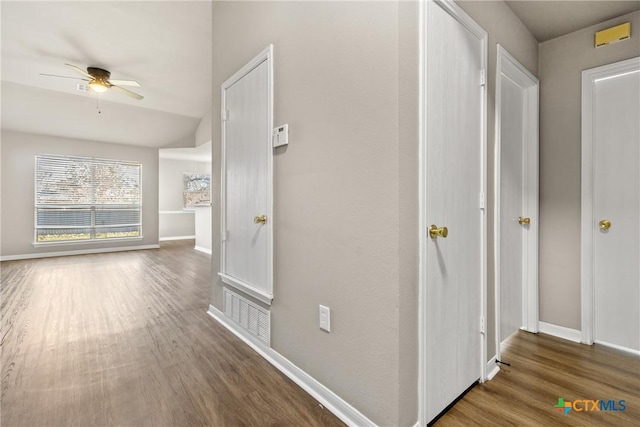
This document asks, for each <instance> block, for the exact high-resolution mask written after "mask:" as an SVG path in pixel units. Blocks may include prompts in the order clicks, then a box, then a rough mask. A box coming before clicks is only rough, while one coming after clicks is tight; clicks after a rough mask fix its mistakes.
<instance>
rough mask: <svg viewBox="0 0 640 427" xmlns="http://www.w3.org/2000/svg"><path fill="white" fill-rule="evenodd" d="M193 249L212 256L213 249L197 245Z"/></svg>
mask: <svg viewBox="0 0 640 427" xmlns="http://www.w3.org/2000/svg"><path fill="white" fill-rule="evenodd" d="M193 249H195V250H196V251H198V252H204V253H205V254H209V255H211V249H208V248H205V247H203V246H198V245H195V246H194V247H193Z"/></svg>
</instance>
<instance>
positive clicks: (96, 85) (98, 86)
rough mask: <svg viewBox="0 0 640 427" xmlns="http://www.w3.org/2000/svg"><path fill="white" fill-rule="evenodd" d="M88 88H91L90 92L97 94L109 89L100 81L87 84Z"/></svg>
mask: <svg viewBox="0 0 640 427" xmlns="http://www.w3.org/2000/svg"><path fill="white" fill-rule="evenodd" d="M89 87H90V88H91V90H93V91H94V92H97V93H102V92H106V91H107V89H109V87H108V86H107V85H106V84H104V82H102V81H100V80H93V81H91V82H89Z"/></svg>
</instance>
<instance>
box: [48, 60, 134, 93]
mask: <svg viewBox="0 0 640 427" xmlns="http://www.w3.org/2000/svg"><path fill="white" fill-rule="evenodd" d="M64 65H66V66H67V67H69V68H71V69H73V70H75V71H77V72H78V73H80V74H82V75H83V76H84V77H86V78H84V79H82V78H80V77H69V76H58V75H56V74H40V75H41V76H49V77H61V78H65V79H76V80H83V81H85V82H89V87H90V88H91V90H93V91H94V92H97V93H102V92H106V91H107V89H111V88H113V89H116V90H117V91H118V92H120V93H122V94H124V95H127V96H130V97H131V98H135V99H137V100H141V99H142V98H144V97H143V96H142V95H140V94H137V93H135V92H132V91H130V90H129V89H125V88H123V87H121V86H135V87H140V83H138V82H137V81H135V80H115V79H112V78H111V72H109V71H107V70H105V69H102V68H98V67H87V71H85V70H83V69H82V68H80V67H77V66H75V65H72V64H64Z"/></svg>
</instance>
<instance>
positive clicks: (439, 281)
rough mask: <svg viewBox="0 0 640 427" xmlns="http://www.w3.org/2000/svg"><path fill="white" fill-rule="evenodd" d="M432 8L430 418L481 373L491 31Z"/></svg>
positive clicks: (428, 105)
mask: <svg viewBox="0 0 640 427" xmlns="http://www.w3.org/2000/svg"><path fill="white" fill-rule="evenodd" d="M426 8H427V10H426V15H427V19H426V32H427V43H426V52H425V56H426V58H425V61H426V70H425V71H426V82H425V83H426V92H425V100H424V102H425V109H426V111H425V114H426V115H425V117H424V120H425V122H424V123H425V127H424V131H425V144H424V147H423V149H424V160H423V162H424V164H423V173H424V218H423V222H424V224H425V225H426V227H425V229H424V230H422V231H421V232H423V233H426V234H425V238H424V241H425V243H424V248H423V249H424V257H425V259H424V276H425V280H424V282H423V286H425V287H426V289H425V294H426V301H425V307H424V310H425V311H424V312H425V319H424V320H425V324H424V333H425V337H424V338H425V342H426V350H425V351H426V354H425V355H424V357H426V372H425V378H424V380H425V382H426V383H425V385H424V386H425V394H426V396H425V397H426V408H425V409H426V421H427V422H429V421H431V420H433V419H434V417H436V416H437V415H438V414H439V413H441V412H442V411H443V410H444V409H445V408H446V407H447V406H448V405H449V404H451V403H452V402H453V401H454V400H455V399H456V398H457V397H458V396H460V395H461V394H462V393H463V392H464V391H465V390H466V389H467V388H469V387H470V386H472V385H473V384H474V383H475V382H476V381H478V380H479V379H480V378H481V376H482V371H481V367H482V364H483V362H482V334H481V308H482V300H483V298H482V297H483V294H482V286H483V277H484V267H483V256H484V252H483V245H484V236H483V233H484V229H485V228H484V227H485V226H484V224H485V220H484V212H483V210H482V209H481V205H480V203H481V195H482V194H483V191H484V180H485V179H484V166H483V162H484V156H485V154H484V103H485V96H484V86H483V84H482V81H481V76H482V72H483V71H482V70H483V68H484V65H485V64H484V53H485V52H486V51H485V50H484V49H485V43H486V39H484V38H483V36H482V34H480V32H482V29H480V28H479V27H477V24H475V23H473V21H471V19H470V18H468V16H466V15H465V14H464V12H462V11H461V10H460V9H458V7H457V6H456V5H455V4H452V3H433V2H426ZM452 13H453V14H455V13H459V15H457V17H454V16H453V15H452ZM461 17H464V19H466V22H465V23H462V22H460V21H459V20H458V19H457V18H461ZM467 25H471V26H472V28H474V29H475V30H476V31H475V32H472V31H471V30H470V29H469V28H468V27H467ZM485 36H486V34H485ZM432 225H435V226H437V228H442V227H447V230H448V235H447V236H446V237H442V236H440V237H435V238H432V237H431V236H430V233H429V228H430V227H431V226H432Z"/></svg>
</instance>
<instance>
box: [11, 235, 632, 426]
mask: <svg viewBox="0 0 640 427" xmlns="http://www.w3.org/2000/svg"><path fill="white" fill-rule="evenodd" d="M0 275H1V289H0V298H1V300H0V312H1V314H2V321H1V330H0V337H1V338H0V339H1V341H0V349H1V352H2V355H1V358H0V361H1V363H2V366H1V375H2V380H1V400H0V405H1V406H0V425H1V426H2V427H12V426H30V427H31V426H45V425H46V426H83V427H84V426H106V425H126V426H144V425H154V426H196V425H197V426H204V425H207V426H274V425H293V426H305V427H306V426H338V425H343V424H342V423H341V422H340V421H339V420H338V419H337V418H336V417H334V416H333V415H332V414H331V413H330V412H328V411H327V410H325V409H323V408H322V407H321V406H320V405H319V404H318V402H316V401H315V400H314V399H313V398H312V397H311V396H309V395H308V394H307V393H305V392H304V391H303V390H302V389H300V388H299V387H298V386H296V385H295V384H294V383H293V382H291V381H290V380H289V379H287V378H286V377H285V376H284V375H282V374H281V373H280V372H279V371H277V370H276V369H275V368H274V367H273V366H271V365H270V364H269V363H268V362H266V361H265V360H264V359H263V358H262V357H260V356H259V355H258V354H257V353H255V352H254V351H253V350H251V349H250V348H249V347H248V346H246V345H245V344H244V343H242V342H241V341H240V340H239V339H237V338H236V337H235V336H234V335H232V334H231V333H230V332H228V331H227V330H226V329H224V328H223V327H221V326H220V325H218V324H217V323H216V322H215V321H214V320H213V319H211V318H210V317H209V316H208V315H207V314H206V310H207V308H208V304H209V287H210V286H209V283H210V281H211V268H210V264H209V257H208V256H207V255H204V254H202V253H199V252H196V251H194V250H193V241H178V242H166V243H163V244H162V248H161V249H159V250H145V251H134V252H120V253H110V254H99V255H84V256H73V257H60V258H47V259H40V260H25V261H10V262H3V263H1V271H0ZM503 359H504V361H506V362H509V363H511V366H503V367H502V371H501V372H500V373H499V374H498V375H497V376H496V377H495V378H494V379H493V380H492V381H489V382H487V383H485V384H480V385H478V386H476V387H475V388H474V389H472V390H471V391H470V392H469V393H468V394H467V395H466V396H464V397H463V398H462V399H461V400H460V401H459V402H458V403H457V404H456V405H455V406H454V407H453V408H451V409H450V410H449V411H448V412H447V413H446V414H445V415H444V416H443V417H442V418H440V420H438V422H437V423H436V424H435V425H436V426H438V427H439V426H565V425H566V426H639V425H640V422H639V420H640V358H639V357H636V356H631V355H628V354H625V353H621V352H618V351H615V350H611V349H607V348H605V347H602V346H598V345H595V346H584V345H580V344H574V343H571V342H568V341H564V340H561V339H557V338H554V337H550V336H546V335H542V334H540V335H533V334H528V333H526V332H519V333H518V334H516V335H514V336H513V337H511V338H510V339H509V340H508V342H507V345H506V348H505V349H504V351H503ZM559 397H562V398H564V399H565V401H574V400H578V399H589V400H597V399H604V400H609V399H612V400H616V401H618V400H625V401H626V402H625V404H626V410H625V411H606V412H604V411H599V412H591V411H589V412H586V411H583V412H577V411H570V412H569V413H568V414H567V415H566V416H565V415H563V414H561V413H558V412H557V410H556V409H555V408H554V407H553V405H555V404H556V403H557V401H558V398H559ZM618 408H619V406H618Z"/></svg>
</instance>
